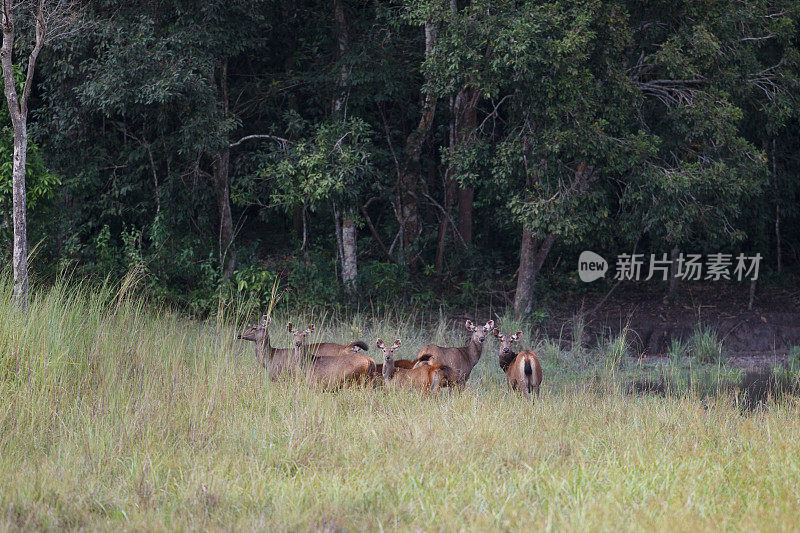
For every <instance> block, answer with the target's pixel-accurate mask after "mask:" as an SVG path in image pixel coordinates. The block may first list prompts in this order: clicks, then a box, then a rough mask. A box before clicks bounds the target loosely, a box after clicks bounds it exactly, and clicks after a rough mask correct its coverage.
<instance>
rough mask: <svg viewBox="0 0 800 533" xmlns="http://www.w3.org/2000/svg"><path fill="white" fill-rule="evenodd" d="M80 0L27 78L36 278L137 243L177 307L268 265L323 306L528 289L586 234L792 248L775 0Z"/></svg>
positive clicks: (117, 258) (274, 275) (790, 42)
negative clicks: (31, 79) (31, 82)
mask: <svg viewBox="0 0 800 533" xmlns="http://www.w3.org/2000/svg"><path fill="white" fill-rule="evenodd" d="M85 9H86V12H85V17H86V19H87V21H88V23H87V24H86V25H85V26H84V27H83V29H82V32H81V34H80V35H77V36H75V37H74V38H72V39H67V40H64V41H60V42H58V43H57V44H56V45H54V46H52V47H51V48H46V49H44V50H43V52H42V54H41V56H40V58H39V65H38V67H37V69H38V70H37V74H36V80H35V82H36V83H35V86H34V92H33V97H32V98H33V99H34V105H33V107H32V109H33V111H32V113H33V116H32V121H31V124H30V132H31V138H32V140H33V143H34V148H33V155H32V156H30V157H29V163H31V164H30V169H29V173H30V174H29V175H30V180H29V188H30V190H31V191H33V192H31V193H30V196H29V210H30V216H31V220H30V226H31V230H30V239H31V241H33V242H34V243H36V242H39V241H40V240H41V242H42V248H41V251H40V252H39V254H38V256H37V260H36V263H35V264H34V265H33V268H34V269H35V270H38V271H39V272H41V273H43V274H45V275H48V274H54V273H56V272H58V271H60V270H61V269H64V268H66V267H69V268H71V269H73V270H77V271H78V272H81V273H85V274H89V275H105V274H108V273H109V272H112V273H120V274H121V273H123V272H125V271H126V270H128V269H130V268H133V267H138V268H143V269H144V270H145V271H146V275H147V277H148V280H149V281H150V286H151V287H152V288H153V290H154V292H155V293H156V294H158V295H159V296H161V297H164V298H167V299H169V300H172V301H175V302H178V303H179V304H181V305H187V306H191V307H193V308H194V309H196V310H198V311H201V312H202V311H205V310H208V309H212V308H214V307H215V305H216V302H217V299H218V298H219V297H220V295H226V296H227V295H230V294H231V293H238V294H240V295H242V296H245V297H252V298H257V299H258V298H265V297H267V296H268V293H269V289H270V288H271V285H272V283H273V282H275V280H278V281H279V282H280V284H281V285H282V286H284V287H288V288H291V289H292V291H291V292H290V298H294V299H295V301H299V302H305V303H324V304H330V303H332V302H350V301H358V300H360V301H364V302H368V301H371V302H373V303H380V304H383V303H393V302H397V301H404V302H409V301H418V302H420V303H439V304H447V303H454V304H468V305H472V304H473V303H475V302H476V301H478V300H479V299H480V298H483V297H485V295H486V294H489V293H493V292H494V291H500V292H501V293H504V294H512V293H513V291H514V289H515V288H516V290H517V292H519V291H520V290H523V292H524V290H525V289H526V287H528V286H530V295H529V296H528V298H529V300H530V301H528V302H527V303H526V302H523V304H524V305H521V307H519V309H521V310H522V311H524V312H531V309H532V306H533V307H535V298H534V297H533V295H534V293H535V290H534V280H535V279H536V278H537V276H545V277H552V278H553V279H557V278H558V277H559V276H563V275H565V274H566V275H573V277H574V269H573V268H572V267H571V265H574V264H575V261H576V260H577V256H578V254H579V253H580V251H581V250H584V249H593V250H598V251H605V252H606V253H607V254H609V255H610V254H616V253H617V252H630V251H631V250H632V249H633V247H634V246H637V247H638V249H639V250H640V251H642V252H651V253H659V254H660V253H662V252H670V251H671V250H673V249H676V250H677V249H679V250H684V251H706V252H709V251H713V252H720V251H727V252H730V253H733V252H738V251H742V250H745V251H748V252H749V253H753V254H754V253H756V252H759V253H761V254H762V255H763V256H764V257H765V267H764V268H766V269H767V270H768V271H772V272H776V273H779V272H781V271H782V269H784V268H794V269H795V270H796V269H797V267H798V258H800V249H798V248H797V245H796V243H797V242H800V239H798V237H800V219H799V218H798V217H800V213H798V209H797V206H798V199H800V180H798V171H800V161H799V160H798V143H799V142H800V127H798V126H799V125H800V122H799V121H798V116H799V115H798V112H799V111H800V105H799V103H798V98H797V95H798V94H800V91H798V89H800V78H799V76H800V63H799V61H800V56H799V55H798V35H800V33H798V20H799V19H800V2H797V1H796V0H778V1H769V2H767V1H764V0H757V1H752V2H742V1H733V0H728V1H716V2H693V1H688V0H685V1H651V2H638V1H636V2H634V1H623V0H613V1H599V0H594V1H592V0H590V1H578V0H549V1H536V2H533V1H506V2H493V1H488V0H473V1H463V0H450V1H446V2H445V1H442V0H421V1H420V0H417V1H413V2H411V1H401V0H397V1H372V2H366V3H365V2H351V1H349V0H335V1H330V2H308V1H298V2H289V1H285V0H233V1H224V2H223V1H210V2H201V3H198V2H189V1H185V0H178V1H176V2H169V3H167V2H161V1H156V0H152V1H145V2H137V3H130V2H119V1H116V0H100V1H92V2H89V3H88V4H87V5H86V6H85ZM24 38H25V34H24V33H20V35H19V36H18V39H24ZM15 61H23V63H24V59H23V60H19V59H15ZM21 65H22V64H20V66H21ZM0 122H3V118H2V115H0ZM5 122H6V123H7V122H8V120H5ZM3 131H4V132H5V133H4V136H5V138H6V139H8V138H9V133H8V131H7V128H6V129H5V130H3ZM4 142H5V141H4ZM7 145H8V142H5V144H2V143H0V153H2V154H3V157H4V165H6V166H8V165H7V164H8V162H9V161H10V157H11V156H10V152H9V150H10V148H9V146H7ZM4 146H5V148H3V147H4ZM6 166H3V167H0V168H6ZM6 174H8V172H4V173H2V174H0V207H3V206H6V205H7V201H6V200H5V199H4V198H5V196H4V194H5V192H4V191H5V188H3V183H4V181H3V180H4V179H5V178H3V176H5V175H6ZM5 181H8V180H7V179H6V180H5ZM8 224H9V223H8V222H7V221H3V217H0V235H2V236H3V238H4V239H7V240H9V239H10V237H9V233H8V231H9V227H8ZM348 228H349V229H348ZM353 228H355V229H353ZM348 231H353V232H354V234H355V235H357V240H355V241H352V240H351V239H350V238H349V234H348V233H347V232H348ZM8 249H10V248H8ZM554 257H557V258H562V259H560V260H554ZM354 260H357V261H358V265H359V268H358V274H357V278H356V280H355V287H356V289H357V290H356V291H355V292H354V293H353V292H351V293H347V291H346V284H345V283H343V281H342V280H343V279H344V278H342V276H343V275H345V274H346V273H345V270H346V269H347V268H349V266H348V262H347V261H354ZM526 261H527V262H526ZM412 287H413V288H414V290H413V291H412V290H411V288H412ZM519 309H518V310H519Z"/></svg>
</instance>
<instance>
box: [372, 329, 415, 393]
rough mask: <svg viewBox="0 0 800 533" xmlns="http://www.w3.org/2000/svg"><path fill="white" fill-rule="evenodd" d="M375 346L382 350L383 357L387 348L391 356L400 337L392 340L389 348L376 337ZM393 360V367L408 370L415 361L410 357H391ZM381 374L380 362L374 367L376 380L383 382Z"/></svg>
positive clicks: (396, 347)
mask: <svg viewBox="0 0 800 533" xmlns="http://www.w3.org/2000/svg"><path fill="white" fill-rule="evenodd" d="M377 346H378V348H379V349H380V350H383V356H384V357H383V358H384V360H385V359H386V353H387V350H388V351H389V356H390V357H393V354H394V351H395V350H396V349H398V348H399V347H400V339H397V340H396V341H394V344H393V345H392V346H391V347H389V348H387V347H386V345H385V344H383V341H382V340H380V339H378V344H377ZM393 360H394V366H395V368H406V369H409V370H410V369H412V368H414V363H416V361H411V360H410V359H393ZM382 376H383V364H382V363H380V364H378V365H377V366H376V367H375V378H376V382H378V383H382V382H383V377H382Z"/></svg>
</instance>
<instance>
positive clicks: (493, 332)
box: [492, 328, 500, 338]
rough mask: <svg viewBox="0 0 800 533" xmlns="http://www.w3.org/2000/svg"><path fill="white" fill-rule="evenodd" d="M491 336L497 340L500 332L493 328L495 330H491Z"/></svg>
mask: <svg viewBox="0 0 800 533" xmlns="http://www.w3.org/2000/svg"><path fill="white" fill-rule="evenodd" d="M492 334H494V336H495V337H498V338H499V337H500V330H499V329H497V328H495V329H493V330H492Z"/></svg>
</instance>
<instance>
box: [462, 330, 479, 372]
mask: <svg viewBox="0 0 800 533" xmlns="http://www.w3.org/2000/svg"><path fill="white" fill-rule="evenodd" d="M464 352H465V353H466V355H467V359H468V360H469V362H470V364H472V366H475V365H477V364H478V361H479V360H480V358H481V354H482V353H483V343H482V342H476V341H475V339H473V338H472V337H470V338H469V343H468V344H467V345H466V346H465V347H464Z"/></svg>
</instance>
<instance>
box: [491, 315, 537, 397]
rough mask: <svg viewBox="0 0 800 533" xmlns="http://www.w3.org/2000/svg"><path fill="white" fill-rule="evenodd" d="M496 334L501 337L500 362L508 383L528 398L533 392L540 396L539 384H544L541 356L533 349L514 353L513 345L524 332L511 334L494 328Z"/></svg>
mask: <svg viewBox="0 0 800 533" xmlns="http://www.w3.org/2000/svg"><path fill="white" fill-rule="evenodd" d="M493 333H494V336H495V337H497V338H498V339H500V354H499V356H498V362H499V363H500V368H501V369H502V370H503V372H505V374H506V383H508V386H509V388H510V389H511V390H515V391H519V392H522V394H523V396H525V398H526V399H530V397H531V392H535V393H536V397H537V398H538V397H539V385H541V384H542V365H541V364H540V363H539V357H538V356H537V355H536V352H534V351H533V350H522V351H521V352H519V353H518V354H517V353H514V351H513V350H511V345H512V344H514V343H515V342H516V341H517V340H519V339H520V338H521V337H522V332H521V331H517V332H516V333H514V334H511V335H504V334H502V333H500V330H499V329H495V330H494V332H493Z"/></svg>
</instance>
